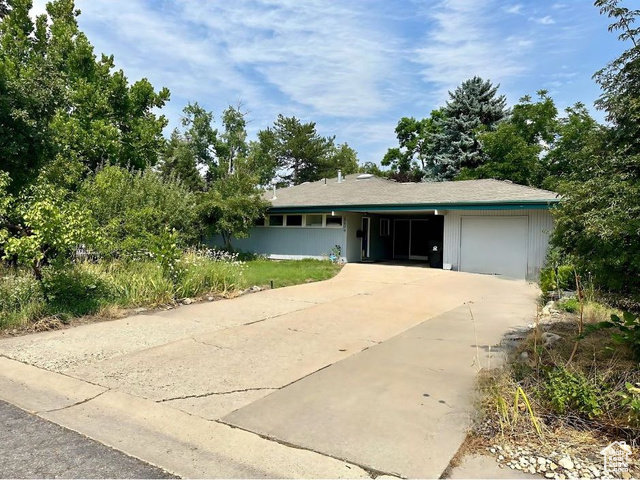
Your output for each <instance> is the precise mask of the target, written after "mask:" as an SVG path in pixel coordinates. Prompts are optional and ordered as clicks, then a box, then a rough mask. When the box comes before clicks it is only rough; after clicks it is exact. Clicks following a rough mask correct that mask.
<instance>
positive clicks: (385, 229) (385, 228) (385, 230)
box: [380, 218, 391, 237]
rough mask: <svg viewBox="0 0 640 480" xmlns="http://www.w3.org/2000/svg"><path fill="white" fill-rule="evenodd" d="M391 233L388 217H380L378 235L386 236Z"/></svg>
mask: <svg viewBox="0 0 640 480" xmlns="http://www.w3.org/2000/svg"><path fill="white" fill-rule="evenodd" d="M389 235H391V220H389V219H388V218H381V219H380V236H381V237H388V236H389Z"/></svg>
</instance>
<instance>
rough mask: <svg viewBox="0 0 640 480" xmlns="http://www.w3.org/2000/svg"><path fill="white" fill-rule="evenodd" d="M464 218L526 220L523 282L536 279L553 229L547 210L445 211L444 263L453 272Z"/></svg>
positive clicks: (458, 251)
mask: <svg viewBox="0 0 640 480" xmlns="http://www.w3.org/2000/svg"><path fill="white" fill-rule="evenodd" d="M464 216H472V217H480V216H518V217H522V216H526V217H528V219H529V228H528V247H527V248H528V252H527V279H528V280H536V279H537V278H538V275H539V273H540V269H541V268H542V266H543V265H544V260H545V257H546V255H547V250H548V248H549V235H550V234H551V231H552V230H553V217H552V216H551V213H550V212H549V211H548V210H546V209H544V210H447V212H446V214H445V217H444V248H443V256H444V263H449V264H451V266H452V269H453V270H458V268H459V266H460V230H461V225H462V217H464Z"/></svg>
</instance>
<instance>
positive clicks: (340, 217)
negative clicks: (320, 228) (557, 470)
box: [324, 214, 344, 228]
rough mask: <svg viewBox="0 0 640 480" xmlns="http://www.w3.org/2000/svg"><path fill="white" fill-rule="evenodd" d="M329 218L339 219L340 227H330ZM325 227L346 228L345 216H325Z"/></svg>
mask: <svg viewBox="0 0 640 480" xmlns="http://www.w3.org/2000/svg"><path fill="white" fill-rule="evenodd" d="M328 218H339V219H340V225H335V224H334V225H329V224H328V223H327V219H328ZM324 226H325V227H326V228H342V227H344V215H331V214H329V215H325V219H324Z"/></svg>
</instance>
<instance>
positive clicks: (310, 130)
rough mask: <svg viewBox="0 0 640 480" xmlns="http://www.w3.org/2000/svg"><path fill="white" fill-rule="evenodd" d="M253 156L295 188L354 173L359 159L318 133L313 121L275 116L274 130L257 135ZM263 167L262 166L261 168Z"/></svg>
mask: <svg viewBox="0 0 640 480" xmlns="http://www.w3.org/2000/svg"><path fill="white" fill-rule="evenodd" d="M252 157H253V158H254V159H259V160H260V164H261V165H263V166H268V167H271V168H272V171H273V172H274V173H275V172H278V175H279V177H280V178H281V180H282V183H283V184H285V185H298V184H300V183H304V182H313V181H316V180H320V179H322V178H326V177H333V176H336V175H337V173H338V170H342V172H343V173H345V174H346V173H355V172H356V171H357V169H358V160H357V154H356V152H355V150H353V149H352V148H351V147H349V145H348V144H346V143H345V144H342V145H337V146H336V145H335V138H334V137H323V136H321V135H320V134H318V132H317V130H316V124H315V123H314V122H309V123H303V122H302V121H300V120H299V119H298V118H296V117H285V116H283V115H278V118H277V120H276V121H275V123H274V124H273V127H270V128H267V129H265V130H261V131H260V132H258V143H257V144H254V145H253V148H252ZM263 168H264V167H263Z"/></svg>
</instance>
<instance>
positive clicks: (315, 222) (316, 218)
mask: <svg viewBox="0 0 640 480" xmlns="http://www.w3.org/2000/svg"><path fill="white" fill-rule="evenodd" d="M306 220H307V221H306V222H305V224H306V225H307V227H321V226H322V215H307V219H306Z"/></svg>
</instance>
